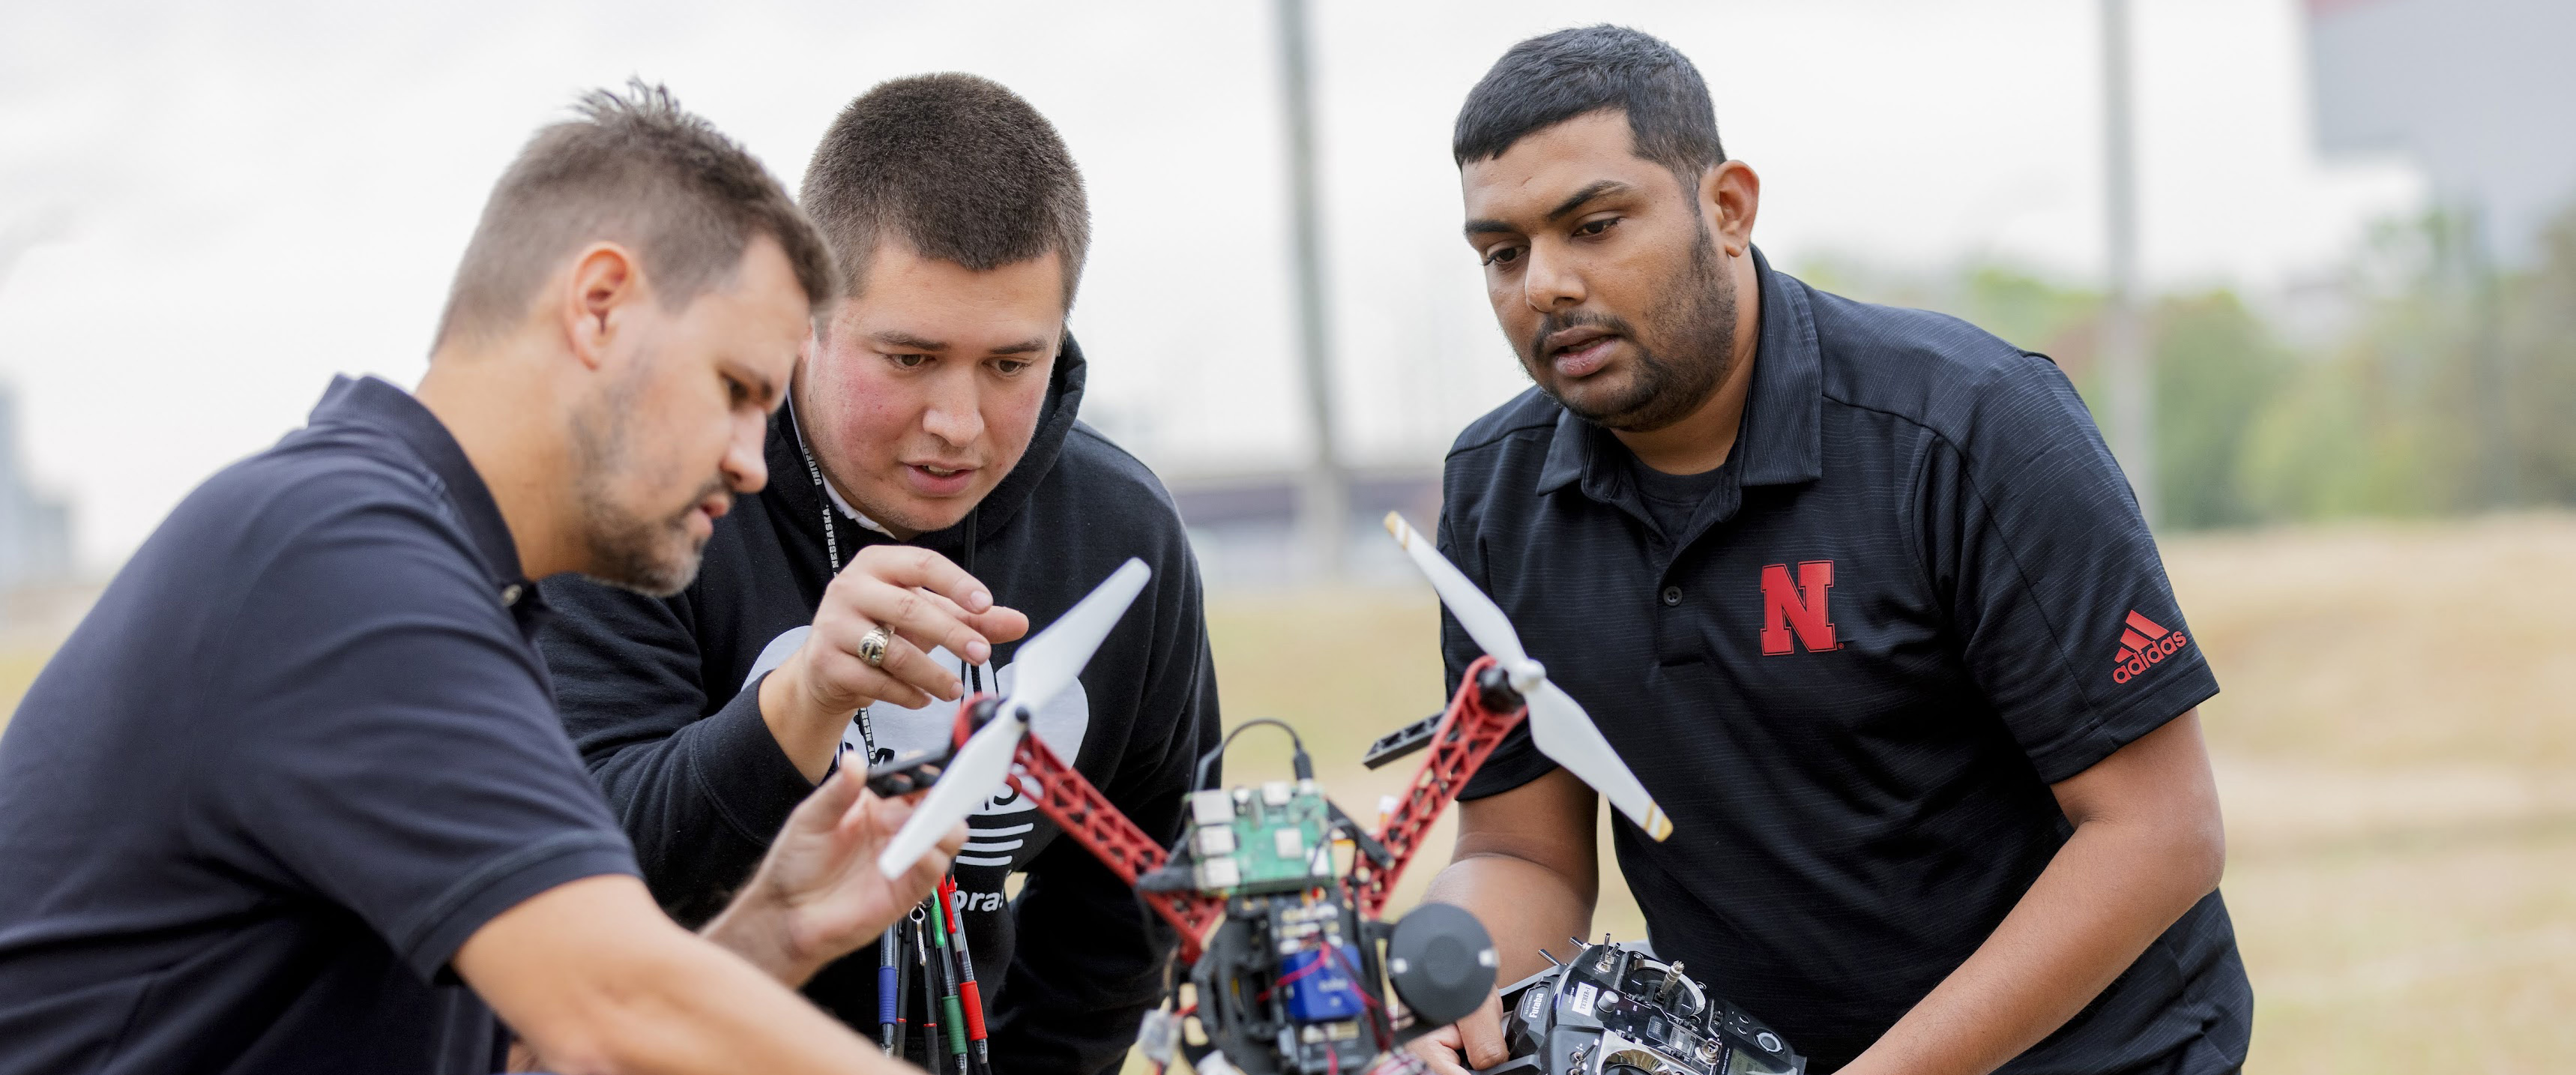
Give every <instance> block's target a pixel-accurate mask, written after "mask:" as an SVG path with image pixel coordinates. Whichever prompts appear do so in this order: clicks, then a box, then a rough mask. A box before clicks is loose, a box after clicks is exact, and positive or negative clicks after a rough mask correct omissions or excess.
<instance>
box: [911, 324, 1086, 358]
mask: <svg viewBox="0 0 2576 1075" xmlns="http://www.w3.org/2000/svg"><path fill="white" fill-rule="evenodd" d="M868 338H869V339H871V340H874V341H876V342H877V344H878V345H880V346H884V347H901V348H906V349H908V350H913V351H943V352H944V351H946V350H948V345H947V344H945V343H941V342H940V341H938V340H931V339H924V338H922V337H920V336H915V335H913V334H912V333H909V332H904V331H902V330H899V329H890V330H887V331H885V332H876V333H870V334H869V336H868ZM1046 346H1047V342H1046V341H1045V340H1043V339H1040V338H1037V337H1030V338H1029V339H1025V340H1021V341H1020V342H1018V343H1006V344H1003V345H1002V346H1000V347H996V348H993V349H992V350H991V351H988V352H986V353H987V354H995V355H1032V354H1036V353H1038V352H1040V351H1044V350H1046Z"/></svg>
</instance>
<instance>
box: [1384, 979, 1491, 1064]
mask: <svg viewBox="0 0 2576 1075" xmlns="http://www.w3.org/2000/svg"><path fill="white" fill-rule="evenodd" d="M1406 1048H1409V1049H1411V1050H1413V1055H1415V1056H1418V1057H1421V1058H1422V1062H1423V1063H1426V1064H1429V1065H1431V1070H1432V1071H1433V1072H1434V1073H1435V1075H1467V1073H1468V1072H1469V1071H1471V1070H1473V1069H1475V1068H1489V1067H1492V1066H1494V1065H1496V1064H1499V1063H1502V1062H1503V1061H1505V1060H1509V1059H1511V1054H1510V1052H1509V1051H1507V1050H1506V1049H1505V1048H1504V1047H1503V997H1502V994H1500V993H1488V994H1486V995H1485V1003H1484V1004H1483V1005H1482V1006H1479V1007H1478V1008H1477V1009H1476V1010H1475V1011H1472V1012H1469V1013H1467V1017H1466V1018H1464V1019H1461V1020H1458V1021H1457V1022H1455V1023H1451V1024H1449V1025H1448V1026H1444V1027H1441V1028H1440V1029H1438V1030H1434V1031H1432V1032H1431V1033H1428V1034H1425V1035H1423V1036H1421V1037H1418V1038H1415V1039H1413V1044H1411V1045H1409V1046H1406Z"/></svg>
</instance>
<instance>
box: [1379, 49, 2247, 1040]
mask: <svg viewBox="0 0 2576 1075" xmlns="http://www.w3.org/2000/svg"><path fill="white" fill-rule="evenodd" d="M1454 151H1455V156H1456V159H1457V161H1458V164H1459V168H1460V179H1461V185H1462V188H1463V190H1464V194H1465V202H1466V217H1467V224H1466V234H1467V240H1468V242H1469V243H1470V244H1471V245H1472V246H1473V247H1474V249H1475V250H1476V252H1477V254H1478V256H1479V257H1480V258H1481V259H1482V261H1483V264H1484V271H1485V279H1486V283H1487V286H1488V290H1489V297H1490V298H1491V300H1492V302H1493V306H1494V312H1495V316H1496V317H1497V319H1498V320H1499V321H1500V322H1501V324H1502V328H1503V331H1504V334H1505V335H1506V336H1507V337H1508V338H1509V339H1510V340H1511V341H1512V343H1513V344H1514V346H1515V348H1516V349H1517V350H1518V351H1519V353H1520V357H1521V361H1522V364H1523V366H1524V367H1525V368H1526V369H1527V370H1528V371H1529V373H1530V376H1531V378H1532V379H1533V380H1535V381H1536V382H1537V387H1536V388H1535V389H1534V390H1532V391H1530V392H1528V393H1525V394H1524V395H1522V396H1521V397H1520V398H1519V399H1516V400H1514V401H1512V402H1511V403H1509V404H1506V405H1505V406H1503V407H1502V408H1500V409H1498V410H1496V411H1495V412H1493V413H1492V414H1489V415H1487V416H1485V417H1484V418H1482V419H1480V420H1478V421H1477V422H1476V423H1475V424H1474V425H1472V426H1470V427H1469V428H1468V429H1467V431H1466V432H1465V433H1463V434H1462V435H1460V437H1459V438H1458V441H1457V444H1456V446H1455V447H1454V448H1452V449H1451V451H1450V455H1449V463H1448V469H1447V475H1446V479H1445V493H1446V503H1445V505H1444V508H1443V511H1442V516H1441V520H1440V527H1439V544H1440V547H1441V549H1442V550H1443V551H1444V552H1446V553H1447V554H1448V555H1449V556H1450V557H1451V558H1452V559H1453V560H1455V561H1456V562H1457V563H1458V565H1459V566H1460V567H1461V568H1463V569H1464V570H1465V571H1466V573H1467V575H1468V576H1469V577H1470V578H1472V579H1474V580H1475V581H1476V582H1477V583H1478V584H1479V585H1481V586H1483V587H1484V588H1485V589H1486V591H1487V592H1489V593H1491V594H1492V595H1493V596H1494V598H1495V600H1496V601H1498V602H1500V603H1501V605H1502V607H1503V609H1504V611H1505V612H1506V613H1508V614H1509V615H1510V616H1511V618H1512V620H1513V622H1514V623H1515V624H1516V625H1517V626H1518V628H1519V631H1520V635H1521V637H1522V638H1523V639H1525V640H1526V641H1527V643H1528V645H1529V649H1530V653H1531V656H1533V657H1534V658H1536V659H1538V660H1539V661H1541V662H1542V663H1544V664H1546V665H1547V667H1548V670H1549V675H1550V677H1551V678H1552V679H1553V680H1554V681H1555V682H1556V683H1558V684H1560V685H1561V686H1563V687H1564V688H1565V689H1566V690H1567V691H1568V692H1570V693H1571V694H1573V695H1574V696H1575V697H1577V698H1579V699H1581V700H1582V701H1583V703H1584V705H1585V706H1586V707H1587V708H1588V709H1589V710H1590V711H1591V712H1592V713H1593V714H1595V715H1596V717H1597V718H1598V719H1599V720H1600V723H1601V726H1602V731H1603V733H1604V734H1605V735H1607V736H1608V738H1609V740H1610V742H1611V744H1612V745H1613V746H1614V747H1616V748H1617V749H1618V750H1619V752H1620V754H1621V755H1622V756H1623V757H1624V758H1625V759H1626V760H1627V762H1628V764H1629V765H1630V766H1631V767H1633V768H1634V769H1635V771H1636V773H1637V775H1638V777H1639V778H1640V779H1642V780H1643V781H1644V782H1645V784H1646V786H1647V788H1648V789H1649V790H1650V791H1652V792H1653V793H1654V797H1655V801H1656V802H1657V803H1658V804H1660V805H1661V806H1662V807H1663V808H1664V809H1665V810H1666V811H1667V812H1668V813H1669V814H1670V815H1671V818H1672V822H1673V833H1672V835H1671V837H1670V839H1668V840H1666V841H1664V842H1662V843H1657V842H1654V841H1652V840H1649V839H1647V838H1645V836H1644V835H1643V834H1642V833H1640V832H1639V831H1638V830H1637V829H1636V828H1635V826H1633V825H1631V824H1629V823H1628V821H1627V820H1626V819H1625V818H1616V817H1614V818H1613V820H1612V823H1611V824H1612V834H1613V842H1614V844H1615V846H1616V849H1617V852H1618V858H1619V864H1620V869H1621V871H1622V872H1623V873H1624V874H1625V875H1626V877H1627V880H1628V884H1629V886H1630V888H1631V889H1632V890H1634V892H1635V893H1636V896H1637V900H1638V903H1639V905H1640V906H1641V907H1642V908H1643V909H1644V911H1645V913H1646V920H1647V928H1648V932H1649V934H1650V939H1651V940H1652V942H1653V944H1654V946H1655V949H1656V951H1657V952H1658V953H1659V954H1661V955H1662V956H1664V957H1666V958H1669V959H1673V960H1676V961H1679V962H1680V963H1682V964H1684V965H1685V966H1686V968H1687V970H1688V973H1690V974H1692V975H1694V976H1696V977H1698V978H1699V979H1701V980H1702V981H1703V982H1705V983H1706V984H1707V985H1708V986H1709V987H1710V988H1711V989H1712V990H1714V991H1715V992H1716V993H1718V994H1720V995H1723V996H1726V997H1728V998H1730V999H1732V1000H1733V1001H1735V1002H1736V1003H1738V1004H1740V1005H1742V1006H1744V1007H1745V1008H1746V1009H1747V1010H1749V1011H1751V1012H1752V1013H1754V1014H1755V1015H1756V1016H1758V1017H1759V1018H1761V1019H1763V1020H1764V1021H1766V1022H1768V1023H1770V1024H1771V1025H1772V1026H1774V1027H1776V1028H1778V1029H1779V1030H1780V1031H1781V1032H1782V1033H1784V1034H1786V1035H1787V1036H1788V1037H1789V1040H1790V1044H1791V1045H1792V1046H1793V1047H1795V1048H1796V1049H1798V1050H1799V1051H1801V1052H1803V1053H1805V1054H1806V1055H1808V1056H1809V1057H1810V1058H1811V1059H1812V1061H1813V1067H1812V1068H1811V1070H1814V1071H1817V1072H1826V1071H1834V1070H1841V1071H1846V1072H1863V1071H1866V1072H1870V1073H1873V1075H1877V1073H1894V1072H1904V1073H1907V1075H1916V1073H1961V1075H1971V1073H1983V1072H1987V1071H1992V1070H1997V1069H1998V1068H2000V1069H2002V1070H2007V1071H2014V1072H2079V1071H2080V1072H2149V1071H2152V1072H2177V1073H2204V1072H2223V1071H2228V1070H2231V1069H2233V1068H2235V1067H2237V1066H2238V1065H2239V1064H2241V1063H2242V1062H2243V1059H2244V1056H2245V1048H2246V1043H2247V1038H2248V1033H2249V1024H2250V1020H2251V1015H2252V1006H2253V1000H2252V993H2251V990H2250V989H2249V987H2248V985H2247V983H2246V979H2245V973H2244V969H2243V966H2242V964H2241V963H2240V962H2239V960H2238V958H2237V954H2236V945H2235V938H2234V934H2233V932H2232V929H2231V927H2230V926H2229V924H2228V920H2227V912H2226V909H2225V908H2224V906H2223V905H2222V904H2221V903H2220V901H2219V897H2218V895H2217V893H2216V887H2217V882H2218V876H2219V871H2220V867H2221V864H2222V861H2223V858H2224V846H2223V838H2222V835H2221V830H2220V824H2219V816H2218V806H2217V800H2216V796H2215V793H2214V791H2213V789H2212V785H2211V780H2210V775H2209V767H2208V761H2207V758H2206V756H2205V755H2204V752H2203V750H2202V746H2201V741H2200V731H2199V725H2198V721H2197V718H2196V716H2195V711H2194V707H2195V706H2197V705H2198V704H2199V703H2200V702H2201V701H2203V700H2205V699H2207V698H2208V697H2209V696H2210V695H2212V694H2214V693H2216V691H2217V684H2216V682H2215V681H2214V680H2213V679H2212V678H2211V676H2210V673H2209V670H2208V668H2207V666H2206V665H2205V664H2204V663H2203V661H2202V659H2201V655H2200V651H2199V647H2198V646H2196V645H2195V644H2193V642H2192V641H2191V639H2190V636H2189V633H2188V632H2187V631H2186V630H2185V628H2184V623H2183V619H2182V616H2181V613H2180V611H2179V610H2178V609H2177V608H2176V607H2175V605H2174V599H2173V595H2172V592H2171V589H2170V587H2169V586H2168V585H2167V583H2166V580H2165V576H2164V571H2163V567H2162V564H2161V563H2160V561H2159V560H2158V558H2157V554H2156V549H2155V544H2154V541H2153V540H2152V539H2151V538H2150V536H2149V535H2148V533H2147V529H2146V527H2145V525H2144V524H2143V522H2142V521H2141V520H2140V518H2139V515H2138V510H2137V506H2136V503H2135V501H2134V500H2133V498H2132V497H2131V495H2130V493H2129V489H2128V486H2127V485H2126V483H2125V482H2124V480H2123V479H2122V477H2121V475H2120V472H2119V469H2118V467H2117V466H2116V465H2115V464H2114V463H2113V461H2112V459H2111V456H2110V454H2109V452H2108V451H2107V450H2106V449H2105V448H2104V447H2103V444H2102V440H2101V438H2100V436H2099V435H2098V434H2097V433H2096V431H2095V429H2094V427H2093V424H2092V421H2091V420H2090V418H2089V417H2088V416H2087V414H2086V412H2085V410H2084V405H2083V403H2082V401H2081V400H2079V399H2078V398H2077V397H2076V394H2075V392H2074V390H2073V388H2072V387H2071V386H2070V385H2069V384H2068V383H2067V380H2066V378H2065V376H2064V375H2062V374H2061V373H2059V372H2058V370H2057V368H2056V366H2054V365H2053V364H2051V363H2050V362H2049V361H2048V360H2047V359H2046V358H2044V357H2041V356H2038V355H2033V354H2028V353H2026V352H2022V351H2019V350H2016V349H2015V348H2013V347H2012V346H2010V345H2008V344H2006V343H2004V342H2003V341H2001V340H1998V339H1996V338H1994V337H1992V336H1989V335H1987V334H1985V333H1983V332H1980V331H1978V330H1976V329H1975V328H1973V327H1971V326H1969V325H1966V324H1963V323H1961V322H1959V321H1955V320H1952V319H1950V318H1946V317H1940V316H1936V315H1932V314H1926V313H1920V312H1916V311H1911V310H1897V309H1889V308H1885V307H1876V306H1869V305H1864V304H1861V303H1856V302H1852V301H1850V300H1847V299H1843V298H1840V297H1837V296H1834V295H1829V294H1826V293H1823V292H1820V291H1817V290H1815V289H1812V288H1809V287H1807V286H1806V285H1805V284H1802V283H1800V282H1798V281H1797V280H1795V279H1792V278H1790V277H1788V276H1786V275H1783V274H1781V273H1778V272H1776V271H1774V270H1772V268H1771V267H1770V266H1769V265H1768V264H1767V263H1766V262H1765V261H1764V260H1763V258H1762V256H1761V254H1760V253H1758V252H1757V251H1755V250H1754V248H1753V246H1752V241H1751V239H1752V231H1753V222H1754V217H1755V211H1756V208H1757V206H1758V200H1759V197H1758V196H1759V194H1760V183H1759V180H1758V179H1757V178H1756V177H1755V175H1754V174H1753V172H1752V171H1751V170H1750V169H1748V168H1746V167H1745V166H1744V165H1743V164H1742V163H1741V162H1734V161H1728V160H1726V158H1725V155H1724V153H1723V152H1722V151H1721V150H1720V148H1719V144H1718V139H1717V126H1716V120H1715V118H1714V115H1713V112H1712V109H1711V106H1710V102H1709V98H1708V91H1707V89H1706V87H1705V86H1704V85H1703V84H1702V83H1701V81H1700V78H1699V74H1698V72H1697V71H1696V70H1695V69H1694V68H1693V67H1692V66H1691V64H1690V61H1689V60H1687V59H1686V58H1684V57H1683V56H1682V55H1681V54H1680V53H1678V52H1677V51H1675V50H1673V49H1672V47H1671V46H1669V45H1666V44H1665V43H1663V42H1661V41H1658V40H1656V39H1654V38H1652V37H1649V36H1647V35H1644V34H1640V33H1637V32H1635V31H1631V30H1626V29H1621V28H1616V27H1608V26H1596V27H1590V28H1585V29H1576V30H1567V31H1563V32H1559V33H1555V34H1550V35H1547V36H1544V37H1539V38H1534V39H1531V40H1529V41H1524V42H1522V43H1520V44H1519V45H1516V46H1514V47H1513V48H1512V49H1511V50H1510V51H1509V52H1507V53H1506V54H1505V55H1504V57H1503V58H1502V60H1501V61H1499V62H1498V63H1496V64H1495V66H1494V68H1493V69H1492V70H1491V71H1490V72H1489V73H1487V74H1486V76H1485V77H1484V79H1483V80H1482V81H1481V82H1479V83H1478V84H1477V86H1476V88H1475V89H1474V90H1473V91H1472V92H1471V93H1470V94H1469V95H1468V98H1467V102H1466V104H1465V106H1464V107H1463V108H1462V109H1461V110H1460V113H1459V117H1458V123H1457V129H1456V138H1455V145H1454ZM1443 641H1444V644H1445V652H1446V657H1447V660H1448V665H1449V672H1450V677H1451V679H1452V682H1453V684H1454V682H1455V680H1456V678H1457V676H1458V675H1459V674H1460V672H1461V670H1462V669H1463V668H1464V667H1465V665H1466V664H1467V663H1468V662H1469V661H1470V660H1472V659H1473V658H1474V657H1475V656H1476V651H1475V649H1474V647H1473V644H1472V643H1470V642H1469V641H1468V639H1467V638H1466V636H1465V635H1464V634H1463V633H1462V632H1461V631H1460V630H1459V629H1458V627H1457V624H1456V623H1455V621H1454V620H1450V621H1445V622H1444V625H1443ZM1462 798H1463V799H1465V800H1468V801H1466V802H1465V803H1464V804H1463V809H1462V810H1461V822H1460V829H1459V837H1458V849H1457V854H1456V858H1455V861H1453V863H1452V864H1451V865H1450V866H1449V867H1448V868H1447V869H1446V870H1444V871H1443V872H1442V873H1441V875H1440V876H1439V878H1438V879H1436V880H1435V881H1434V882H1433V885H1432V888H1431V894H1430V895H1431V898H1434V899H1439V900H1444V901H1448V902H1453V903H1457V904H1460V905H1463V906H1466V907H1468V908H1470V909H1471V910H1474V911H1475V912H1476V913H1477V914H1478V916H1479V917H1481V918H1482V919H1483V920H1484V922H1485V924H1486V926H1487V928H1489V929H1491V930H1492V931H1493V933H1494V936H1495V939H1496V940H1497V941H1498V942H1502V943H1500V944H1498V945H1497V947H1498V948H1499V949H1500V950H1501V951H1503V952H1505V953H1506V959H1507V960H1514V961H1516V962H1514V963H1512V964H1511V965H1507V966H1506V967H1505V968H1504V973H1503V975H1502V977H1503V978H1504V979H1505V980H1506V981H1508V980H1511V979H1513V978H1515V977H1517V976H1519V975H1521V974H1524V973H1527V972H1529V971H1532V970H1535V969H1537V967H1538V966H1539V961H1538V955H1537V952H1538V950H1539V949H1540V948H1541V947H1549V948H1552V949H1554V950H1556V951H1558V952H1560V953H1563V952H1564V951H1565V948H1564V945H1565V943H1566V942H1565V938H1566V937H1567V936H1568V935H1570V934H1583V933H1586V932H1587V931H1588V929H1589V926H1590V918H1591V911H1592V903H1593V899H1594V897H1595V894H1596V892H1597V889H1598V876H1597V874H1596V867H1595V865H1594V864H1595V861H1596V860H1595V848H1594V843H1593V832H1594V816H1595V811H1596V803H1595V798H1596V797H1595V796H1594V794H1593V793H1592V792H1591V791H1590V789H1588V788H1586V787H1585V786H1584V785H1582V784H1581V783H1579V782H1577V781H1576V780H1575V779H1574V778H1573V777H1572V776H1570V775H1569V774H1567V773H1566V772H1564V771H1562V770H1559V769H1556V768H1554V767H1553V766H1552V765H1551V764H1550V763H1549V762H1548V761H1547V760H1546V758H1545V757H1543V756H1542V755H1540V754H1538V753H1537V752H1536V751H1535V750H1534V749H1532V747H1531V745H1530V742H1529V738H1528V734H1527V732H1526V731H1521V732H1516V733H1515V734H1514V736H1513V737H1512V738H1511V739H1510V740H1508V741H1506V742H1505V743H1504V744H1503V745H1502V746H1501V747H1500V748H1499V749H1498V750H1497V751H1496V752H1495V754H1494V755H1493V757H1492V759H1491V760H1490V761H1489V762H1488V763H1487V764H1486V765H1485V767H1484V769H1483V770H1482V771H1481V772H1479V773H1478V774H1477V777H1476V779H1475V781H1474V782H1473V783H1471V784H1470V785H1469V787H1468V788H1467V790H1466V793H1465V795H1463V796H1462ZM1460 1051H1463V1052H1464V1053H1465V1060H1466V1061H1467V1062H1468V1063H1470V1064H1472V1065H1475V1066H1485V1065H1490V1064H1492V1063H1495V1062H1497V1061H1498V1060H1500V1059H1501V1058H1502V1054H1501V1042H1500V1040H1499V1037H1498V1034H1497V1023H1496V1019H1495V1015H1494V1011H1493V1009H1492V1008H1491V1007H1490V1006H1489V1007H1488V1009H1487V1010H1486V1011H1485V1012H1484V1013H1482V1014H1480V1015H1479V1016H1476V1017H1472V1018H1471V1019H1469V1020H1468V1021H1466V1022H1464V1023H1462V1024H1461V1025H1460V1026H1459V1027H1458V1028H1456V1029H1452V1030H1445V1031H1442V1032H1441V1034H1440V1035H1439V1036H1438V1038H1437V1043H1436V1044H1435V1045H1434V1046H1433V1047H1432V1048H1430V1049H1429V1050H1428V1053H1429V1054H1433V1058H1434V1059H1435V1060H1436V1061H1437V1062H1438V1063H1439V1064H1440V1065H1441V1066H1442V1067H1443V1068H1444V1069H1446V1070H1455V1064H1456V1062H1457V1060H1458V1059H1459V1058H1458V1053H1459V1052H1460Z"/></svg>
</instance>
